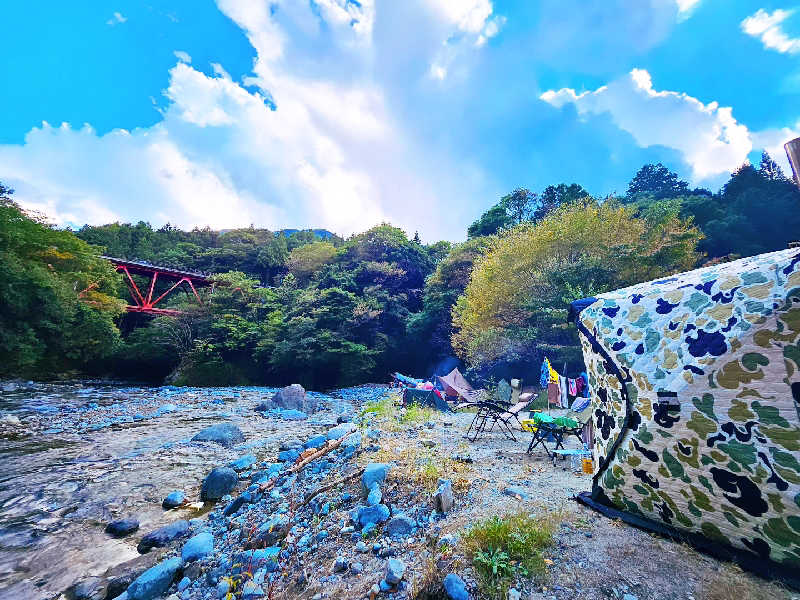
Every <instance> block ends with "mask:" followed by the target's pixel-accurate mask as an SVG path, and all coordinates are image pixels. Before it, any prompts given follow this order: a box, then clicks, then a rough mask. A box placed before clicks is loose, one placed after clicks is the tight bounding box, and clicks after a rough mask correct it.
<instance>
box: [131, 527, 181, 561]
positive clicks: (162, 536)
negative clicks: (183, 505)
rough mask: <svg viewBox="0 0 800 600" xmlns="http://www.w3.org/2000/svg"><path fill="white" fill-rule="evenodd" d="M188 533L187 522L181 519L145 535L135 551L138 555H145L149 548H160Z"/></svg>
mask: <svg viewBox="0 0 800 600" xmlns="http://www.w3.org/2000/svg"><path fill="white" fill-rule="evenodd" d="M187 533H189V522H188V521H185V520H183V519H181V520H179V521H174V522H172V523H170V524H169V525H164V527H160V528H159V529H156V530H155V531H151V532H150V533H148V534H146V535H145V536H144V537H143V538H142V539H141V541H140V542H139V545H138V546H136V549H137V550H138V551H139V553H140V554H146V553H147V552H149V551H150V549H151V548H161V547H163V546H166V545H167V544H169V543H170V542H171V541H173V540H177V539H178V538H181V537H183V536H185V535H186V534H187Z"/></svg>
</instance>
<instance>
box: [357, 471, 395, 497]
mask: <svg viewBox="0 0 800 600" xmlns="http://www.w3.org/2000/svg"><path fill="white" fill-rule="evenodd" d="M391 468H392V466H391V465H389V464H385V463H369V464H368V465H367V466H366V468H365V469H364V474H363V475H362V476H361V492H362V493H363V494H364V497H365V498H366V497H367V495H368V494H369V492H370V490H371V489H372V487H373V486H375V485H381V484H383V482H384V481H385V480H386V475H387V473H389V469H391Z"/></svg>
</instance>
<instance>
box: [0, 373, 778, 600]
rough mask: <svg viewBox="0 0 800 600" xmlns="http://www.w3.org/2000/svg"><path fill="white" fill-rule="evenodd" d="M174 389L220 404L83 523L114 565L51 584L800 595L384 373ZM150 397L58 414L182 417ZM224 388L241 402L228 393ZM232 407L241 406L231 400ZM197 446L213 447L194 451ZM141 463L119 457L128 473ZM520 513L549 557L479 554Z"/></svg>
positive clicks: (261, 594)
mask: <svg viewBox="0 0 800 600" xmlns="http://www.w3.org/2000/svg"><path fill="white" fill-rule="evenodd" d="M165 389H168V393H169V396H168V397H169V398H174V399H175V400H176V401H175V402H173V403H172V404H175V407H176V411H175V412H178V413H179V412H180V411H187V412H190V411H191V410H193V408H195V409H198V410H200V405H202V404H203V403H206V408H208V409H211V411H210V412H203V413H202V414H203V418H202V419H193V420H191V421H190V422H188V423H187V424H186V425H185V428H184V426H183V425H181V423H182V422H180V421H178V422H173V421H169V423H170V428H172V429H174V428H178V429H179V431H180V433H179V434H174V435H173V437H175V435H179V437H180V439H178V440H177V441H174V442H168V443H167V444H166V445H167V447H166V448H162V447H161V446H163V445H164V444H159V450H158V452H157V453H155V454H154V456H153V458H151V459H148V462H146V463H145V465H146V467H147V469H148V470H147V471H145V470H141V469H140V470H137V471H135V473H136V474H137V475H138V476H139V477H143V476H144V475H143V473H146V472H149V473H151V474H152V475H153V480H154V481H156V482H157V487H158V490H156V491H151V492H149V493H148V494H146V495H145V496H144V497H142V498H141V500H137V501H135V502H134V501H130V502H114V503H113V505H112V506H110V507H109V506H106V507H105V508H104V510H103V513H102V514H103V515H104V518H103V519H102V520H101V519H97V520H96V521H94V523H95V524H94V525H91V524H89V523H87V522H86V521H83V522H82V524H83V526H84V527H91V528H92V531H93V532H94V533H92V535H93V536H95V537H93V538H92V539H93V540H95V543H96V544H97V545H98V546H102V543H101V542H102V540H103V539H107V540H108V543H109V544H113V545H111V546H102V547H103V548H107V549H110V550H106V553H105V558H106V566H105V567H103V566H102V561H98V562H95V563H92V564H91V566H86V568H85V570H83V571H82V570H81V565H80V564H76V565H71V564H69V563H67V564H64V566H63V570H65V571H66V574H65V575H63V576H62V577H61V578H60V579H57V581H66V580H69V581H70V582H71V583H70V584H68V585H64V586H63V587H62V591H61V592H59V593H54V594H46V595H44V596H40V597H47V598H57V599H58V600H84V599H91V600H100V599H109V600H110V599H112V598H119V599H121V600H150V599H163V598H166V599H168V600H216V599H225V600H233V599H236V600H240V599H247V600H251V599H252V600H255V599H260V598H265V599H267V598H302V599H307V600H322V599H323V598H326V599H327V598H348V599H358V600H360V599H370V600H376V599H378V598H391V599H394V600H406V599H414V600H426V599H433V598H449V599H451V600H465V599H467V598H473V599H478V598H500V597H502V598H503V600H516V599H520V598H523V599H526V600H527V599H531V600H545V599H547V600H550V599H553V598H555V599H558V600H562V599H567V598H587V599H598V600H599V599H604V598H615V599H617V600H634V599H635V600H645V599H656V598H658V599H662V598H676V599H677V598H682V599H686V598H692V599H697V600H716V599H718V598H720V599H721V598H731V597H735V596H736V595H743V596H744V597H748V598H791V597H794V596H792V595H791V593H789V592H788V591H786V590H783V589H781V588H779V587H778V586H776V585H774V584H771V583H769V582H764V581H761V580H758V579H756V578H754V577H752V576H750V575H748V574H743V573H741V572H740V571H738V570H737V569H736V568H735V567H732V566H731V565H727V564H724V563H719V562H718V561H715V560H714V559H712V558H709V557H707V556H703V555H700V554H697V553H695V552H693V551H692V550H690V549H688V548H685V547H683V546H680V545H677V544H674V543H673V542H670V541H668V540H664V539H660V538H656V537H654V536H651V535H649V534H647V533H645V532H642V531H639V530H635V529H632V528H630V527H627V526H625V525H622V524H620V523H616V522H613V521H608V520H607V519H605V518H603V517H600V516H598V515H596V514H595V513H593V512H591V511H588V510H587V509H585V508H583V507H581V506H579V505H578V504H577V503H575V502H574V500H573V497H574V495H575V494H577V493H578V492H580V491H583V490H585V489H588V488H589V487H590V485H591V478H590V476H588V475H584V474H581V473H578V472H576V471H574V470H573V469H572V467H571V465H570V464H569V461H557V462H556V463H554V462H553V461H552V460H551V459H549V458H548V457H547V456H546V455H545V453H544V452H543V451H541V450H540V451H539V452H534V453H533V455H528V454H526V453H525V449H526V447H527V441H528V437H529V434H523V433H522V432H518V436H520V438H521V439H519V441H516V442H514V441H512V440H508V439H506V438H504V437H503V436H502V435H501V434H500V433H498V432H492V433H487V434H485V435H484V436H482V437H480V438H479V439H478V440H477V441H476V442H474V443H470V442H467V441H466V440H465V439H464V438H463V434H464V432H465V431H466V429H467V427H468V425H469V421H470V420H471V418H472V415H471V414H469V413H440V412H435V411H430V410H424V409H419V408H417V407H412V408H405V407H401V406H396V405H395V404H394V402H393V397H394V396H393V393H392V390H389V389H387V388H385V387H379V386H365V387H361V388H353V389H348V390H339V391H337V392H333V393H331V394H327V395H325V394H313V393H306V392H305V391H304V390H302V388H299V386H296V387H295V386H292V387H290V388H285V389H284V390H264V389H239V390H224V391H220V390H217V391H214V390H188V389H186V388H175V389H174V390H172V389H169V388H165ZM126 393H129V392H126ZM217 394H219V395H217ZM234 394H235V395H234ZM141 397H142V401H141V402H138V406H134V407H128V406H126V403H125V402H122V401H119V402H111V401H108V402H105V403H100V406H99V407H98V408H97V409H95V408H92V409H89V410H84V411H83V415H84V418H83V419H75V420H74V421H73V422H72V423H70V422H69V419H70V418H72V417H71V416H70V415H72V414H73V413H74V412H77V411H69V410H68V411H64V412H59V413H58V417H56V418H53V419H52V423H53V424H56V425H57V426H61V427H73V428H76V427H77V428H82V429H83V430H84V431H86V430H89V429H91V428H92V427H93V426H94V425H92V424H91V420H89V419H86V418H85V417H86V414H87V413H89V414H94V413H96V414H97V418H98V419H101V420H102V421H104V422H105V421H111V422H112V425H111V426H109V427H110V429H109V432H108V434H109V435H114V434H118V435H121V434H122V433H123V432H125V431H127V429H126V427H134V426H139V427H141V426H140V425H139V424H138V423H134V422H129V423H128V424H127V425H126V424H124V423H123V425H121V426H120V425H117V427H121V428H120V429H114V425H113V423H114V422H115V419H116V423H119V422H121V421H122V422H124V421H125V420H126V419H127V417H128V416H131V417H133V415H131V414H130V413H131V412H132V411H139V412H142V414H143V416H145V417H146V420H151V421H157V420H158V419H165V421H164V422H165V423H166V422H167V421H166V419H169V418H170V415H173V416H174V413H173V412H172V411H166V412H165V411H164V409H163V408H162V407H163V406H164V403H163V402H162V400H163V397H160V398H159V397H155V398H154V397H152V394H151V398H150V399H149V400H145V399H144V394H141ZM216 398H227V399H228V400H227V401H226V402H225V404H215V403H214V402H215V399H216ZM231 398H233V399H231ZM117 400H119V398H117ZM134 404H137V403H135V402H134ZM219 406H222V407H224V410H221V411H218V412H217V410H216V408H214V407H219ZM109 407H110V408H111V410H106V411H105V412H104V411H103V408H109ZM206 408H203V409H202V410H206ZM54 414H55V413H54ZM45 425H46V424H45V423H40V421H38V420H37V419H35V418H33V419H31V418H27V417H25V416H23V417H22V418H20V419H19V423H18V424H17V423H13V427H15V428H16V430H17V431H18V432H19V430H23V429H24V428H25V427H32V428H37V427H38V430H39V431H40V432H43V431H44V429H43V428H44V427H45ZM9 426H12V424H10V425H9ZM189 434H191V435H189ZM39 435H52V434H42V433H40V434H39ZM84 435H87V434H84ZM89 435H94V434H93V433H92V432H90V433H89ZM103 439H105V438H103ZM194 455H197V456H199V457H200V459H201V460H199V461H198V462H197V463H191V464H188V465H184V466H181V464H182V462H181V461H185V460H187V457H189V456H194ZM139 458H141V456H139ZM170 461H172V463H171V470H169V471H168V473H169V477H168V478H161V479H159V478H158V477H157V476H156V469H157V467H161V468H162V469H166V467H167V466H168V465H166V464H165V463H168V462H170ZM127 466H128V465H127V463H125V462H121V463H120V462H117V463H115V469H117V470H124V469H125V468H126V467H127ZM165 472H166V471H165ZM131 489H135V488H131ZM504 515H518V516H519V515H522V516H523V517H524V519H527V521H525V522H526V523H529V524H530V526H531V527H533V528H537V527H538V523H542V524H543V525H542V531H543V532H546V534H547V537H546V540H544V538H543V540H544V541H543V543H542V550H541V552H538V551H537V553H536V557H535V558H536V560H538V561H540V564H541V565H542V567H543V568H542V569H541V570H535V571H534V570H530V571H529V570H526V569H524V568H522V566H523V564H522V562H521V561H516V562H515V561H514V560H510V559H509V560H508V561H506V562H503V560H502V557H501V556H500V555H499V554H498V553H497V552H493V553H491V552H488V551H487V552H486V553H483V554H476V552H475V548H474V537H475V536H474V531H476V530H479V529H480V527H481V526H482V524H485V523H486V522H487V519H491V518H493V517H498V518H500V517H503V516H504ZM537 531H538V530H537ZM470 532H473V533H470ZM522 533H524V532H522ZM514 535H519V533H515V534H514ZM61 543H62V544H68V543H69V542H68V541H62V542H61ZM64 550H65V556H70V554H69V553H68V552H66V550H67V549H66V548H65V549H64ZM490 554H491V556H489V555H490ZM487 556H489V559H490V560H492V561H495V562H494V563H490V564H494V566H495V568H499V569H500V570H501V572H502V571H503V569H508V573H509V574H508V575H507V576H506V577H505V578H504V580H503V581H504V584H503V586H504V587H503V589H502V590H500V588H499V587H498V588H497V589H492V588H491V587H487V586H486V576H485V574H486V572H487V570H486V569H487V567H486V564H485V561H486V557H487ZM644 557H649V558H648V559H647V560H644ZM654 557H658V560H650V559H652V558H654ZM481 561H484V562H481ZM29 564H33V563H29ZM36 564H38V563H36ZM87 565H88V563H87ZM39 566H44V567H45V568H43V570H42V573H41V576H40V578H39V579H37V581H42V582H45V585H43V586H42V589H45V588H47V587H48V585H50V584H49V583H48V582H51V583H52V581H56V579H55V578H54V575H55V573H54V572H53V570H52V569H47V568H46V565H39ZM488 572H489V573H491V567H489V571H488ZM676 573H681V577H676V576H675V575H676ZM51 587H52V586H51ZM500 592H502V593H500ZM0 596H2V594H0ZM3 597H5V596H3ZM14 597H31V598H33V597H35V596H33V595H28V594H27V593H25V594H23V595H16V596H14Z"/></svg>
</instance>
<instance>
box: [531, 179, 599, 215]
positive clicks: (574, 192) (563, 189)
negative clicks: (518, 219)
mask: <svg viewBox="0 0 800 600" xmlns="http://www.w3.org/2000/svg"><path fill="white" fill-rule="evenodd" d="M587 196H589V192H587V191H586V190H585V189H583V186H581V185H578V184H577V183H571V184H569V185H567V184H566V183H559V184H558V185H548V186H547V187H546V188H544V191H543V192H542V196H541V198H540V200H539V204H538V206H537V207H536V210H535V211H534V213H533V220H534V221H540V220H542V219H544V218H545V217H546V216H547V215H549V214H550V213H551V212H553V211H554V210H555V209H556V208H558V207H559V206H561V205H562V204H569V203H571V202H575V201H576V200H580V199H581V198H586V197H587Z"/></svg>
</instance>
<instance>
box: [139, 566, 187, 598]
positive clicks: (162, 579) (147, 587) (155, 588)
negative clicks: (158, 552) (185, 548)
mask: <svg viewBox="0 0 800 600" xmlns="http://www.w3.org/2000/svg"><path fill="white" fill-rule="evenodd" d="M182 568H183V561H182V560H181V559H180V558H178V557H177V556H176V557H173V558H169V559H167V560H165V561H163V562H160V563H158V564H157V565H155V566H154V567H150V568H149V569H147V571H145V572H144V573H142V574H141V575H139V577H137V578H136V579H135V580H134V581H133V583H131V584H130V585H129V586H128V590H127V593H128V598H129V599H130V600H153V598H157V597H158V596H161V595H163V594H164V592H166V591H167V590H168V589H169V586H171V585H172V582H173V581H174V579H175V577H176V575H177V574H178V573H179V572H180V570H181V569H182Z"/></svg>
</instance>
